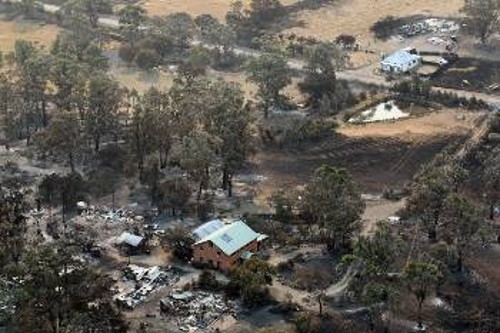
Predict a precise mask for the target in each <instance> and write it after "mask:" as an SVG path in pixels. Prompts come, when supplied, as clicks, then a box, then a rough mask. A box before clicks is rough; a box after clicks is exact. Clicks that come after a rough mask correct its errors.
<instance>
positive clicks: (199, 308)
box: [160, 291, 237, 332]
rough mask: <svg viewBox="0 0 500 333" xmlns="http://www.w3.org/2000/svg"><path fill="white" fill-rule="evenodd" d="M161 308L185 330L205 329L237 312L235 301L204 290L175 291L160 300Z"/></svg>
mask: <svg viewBox="0 0 500 333" xmlns="http://www.w3.org/2000/svg"><path fill="white" fill-rule="evenodd" d="M160 309H161V311H162V313H163V314H164V315H166V316H169V317H170V318H171V319H172V320H173V321H174V322H175V324H176V325H177V327H179V329H180V330H181V331H184V332H193V331H196V330H197V329H205V328H207V327H209V326H210V325H212V324H213V323H214V322H215V321H216V320H218V319H219V318H221V317H222V316H223V315H226V314H230V315H233V316H235V315H236V312H237V306H236V303H235V302H234V301H231V300H228V299H225V297H224V296H223V295H221V294H215V293H209V292H203V291H196V292H191V291H184V292H176V293H173V294H171V295H170V296H169V297H168V298H164V299H162V300H161V301H160Z"/></svg>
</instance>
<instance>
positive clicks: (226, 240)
mask: <svg viewBox="0 0 500 333" xmlns="http://www.w3.org/2000/svg"><path fill="white" fill-rule="evenodd" d="M259 236H261V234H259V233H256V232H255V231H253V230H252V229H251V228H250V227H249V226H247V225H246V224H245V223H244V222H243V221H235V222H233V223H231V224H229V225H225V226H224V227H222V228H220V229H218V230H217V231H215V232H213V233H212V234H210V235H208V236H206V237H204V238H203V239H201V240H199V241H198V242H196V243H195V245H198V244H201V243H205V242H208V241H211V242H212V243H214V244H215V245H216V246H217V247H218V248H219V249H221V250H222V252H224V253H225V254H226V255H228V256H230V255H232V254H233V253H235V252H236V251H238V250H239V249H241V248H242V247H244V246H245V245H247V244H248V243H250V242H252V241H253V240H255V239H257V238H258V237H259Z"/></svg>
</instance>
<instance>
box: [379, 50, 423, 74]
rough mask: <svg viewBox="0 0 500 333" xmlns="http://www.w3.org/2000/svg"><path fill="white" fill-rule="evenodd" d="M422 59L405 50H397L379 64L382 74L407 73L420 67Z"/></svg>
mask: <svg viewBox="0 0 500 333" xmlns="http://www.w3.org/2000/svg"><path fill="white" fill-rule="evenodd" d="M421 63H422V57H421V56H419V55H418V54H413V53H410V52H408V51H406V50H399V51H397V52H395V53H393V54H391V55H390V56H388V57H387V58H385V59H383V60H382V61H381V62H380V65H381V68H382V72H384V73H388V74H390V73H396V74H398V73H407V72H409V71H410V70H412V69H414V68H416V67H418V66H420V64H421Z"/></svg>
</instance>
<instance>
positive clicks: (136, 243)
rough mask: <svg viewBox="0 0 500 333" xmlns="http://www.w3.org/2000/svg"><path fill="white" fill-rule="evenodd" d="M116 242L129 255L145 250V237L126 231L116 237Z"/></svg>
mask: <svg viewBox="0 0 500 333" xmlns="http://www.w3.org/2000/svg"><path fill="white" fill-rule="evenodd" d="M117 243H118V244H119V245H121V246H122V247H124V248H125V250H126V252H127V253H128V254H129V255H134V254H137V253H139V252H147V249H146V240H145V238H144V237H141V236H138V235H134V234H131V233H129V232H126V231H125V232H123V233H122V234H121V235H120V236H119V237H118V240H117Z"/></svg>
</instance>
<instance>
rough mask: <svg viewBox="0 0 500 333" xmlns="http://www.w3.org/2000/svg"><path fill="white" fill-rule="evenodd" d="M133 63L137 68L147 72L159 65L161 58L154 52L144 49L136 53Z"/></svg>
mask: <svg viewBox="0 0 500 333" xmlns="http://www.w3.org/2000/svg"><path fill="white" fill-rule="evenodd" d="M135 63H136V65H137V66H138V67H139V68H141V69H144V70H149V69H152V68H154V67H156V66H158V65H160V63H161V57H160V55H159V54H158V53H157V52H156V51H155V50H151V49H145V50H141V51H139V52H138V53H137V55H136V57H135Z"/></svg>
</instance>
